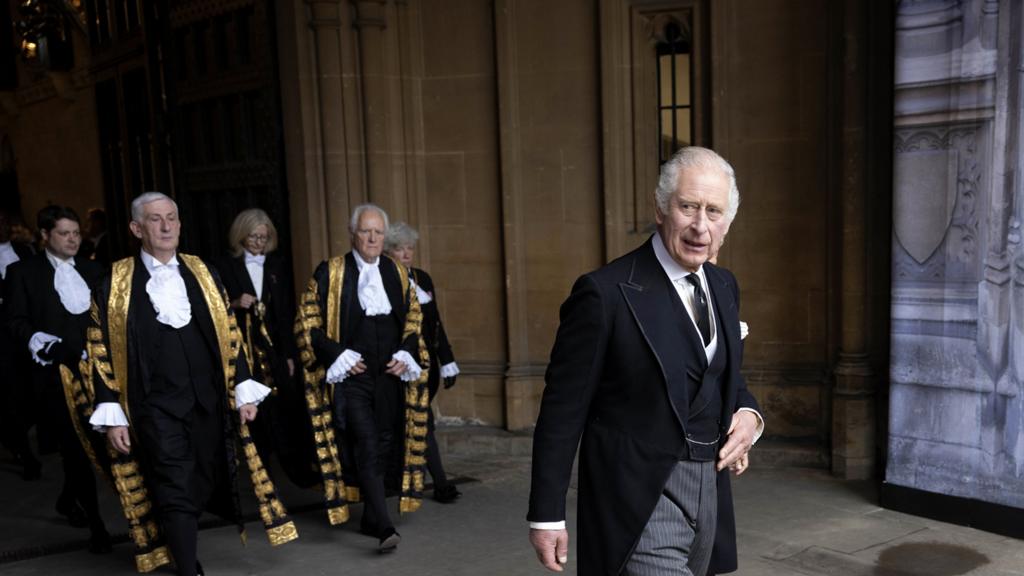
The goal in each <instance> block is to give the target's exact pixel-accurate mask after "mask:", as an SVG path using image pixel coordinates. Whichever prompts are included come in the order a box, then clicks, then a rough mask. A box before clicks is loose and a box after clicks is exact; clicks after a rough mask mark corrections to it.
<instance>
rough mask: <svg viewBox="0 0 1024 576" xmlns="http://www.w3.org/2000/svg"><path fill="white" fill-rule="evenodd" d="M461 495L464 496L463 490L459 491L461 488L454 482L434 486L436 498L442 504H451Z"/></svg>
mask: <svg viewBox="0 0 1024 576" xmlns="http://www.w3.org/2000/svg"><path fill="white" fill-rule="evenodd" d="M459 496H462V492H459V489H458V488H456V487H455V485H454V484H446V485H444V486H439V487H437V488H434V500H437V501H438V502H440V503H442V504H451V503H452V502H455V501H456V500H458V499H459Z"/></svg>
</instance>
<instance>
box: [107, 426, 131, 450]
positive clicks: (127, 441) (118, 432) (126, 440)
mask: <svg viewBox="0 0 1024 576" xmlns="http://www.w3.org/2000/svg"><path fill="white" fill-rule="evenodd" d="M107 440H110V444H111V445H112V446H113V447H114V450H117V451H118V452H120V453H121V454H127V453H129V452H131V451H132V441H131V438H130V437H129V435H128V427H127V426H111V427H110V428H107Z"/></svg>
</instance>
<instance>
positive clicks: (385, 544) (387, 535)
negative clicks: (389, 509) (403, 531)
mask: <svg viewBox="0 0 1024 576" xmlns="http://www.w3.org/2000/svg"><path fill="white" fill-rule="evenodd" d="M401 541H402V537H401V536H400V535H399V534H398V532H396V531H395V529H394V528H385V529H384V532H381V535H380V544H378V545H377V551H378V552H380V553H381V554H386V553H388V552H394V551H395V549H396V548H398V543H399V542H401Z"/></svg>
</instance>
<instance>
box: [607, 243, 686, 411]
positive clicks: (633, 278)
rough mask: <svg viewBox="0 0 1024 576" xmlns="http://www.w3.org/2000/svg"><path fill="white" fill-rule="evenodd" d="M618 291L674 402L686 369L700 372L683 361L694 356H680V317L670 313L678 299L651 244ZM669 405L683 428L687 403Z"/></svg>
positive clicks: (641, 254) (642, 253)
mask: <svg viewBox="0 0 1024 576" xmlns="http://www.w3.org/2000/svg"><path fill="white" fill-rule="evenodd" d="M619 287H620V289H621V291H622V295H623V297H624V298H625V299H626V302H627V304H628V305H629V308H630V310H631V311H632V313H633V317H634V319H635V320H636V322H637V325H638V326H639V328H640V332H641V333H642V334H643V336H644V339H645V340H646V341H647V345H648V346H650V348H651V350H652V351H653V352H654V355H655V357H657V359H658V364H659V365H660V367H661V371H662V374H663V376H664V378H665V384H666V387H667V392H668V394H669V397H670V398H675V397H676V394H673V390H677V391H678V390H686V387H687V381H686V378H687V374H686V373H687V369H688V368H689V369H690V370H691V371H695V370H700V369H701V368H700V366H696V367H690V366H688V362H687V360H686V358H694V357H695V356H694V355H693V354H683V353H681V352H682V350H680V338H679V335H680V332H679V317H678V316H677V315H676V314H674V313H673V310H674V307H673V305H672V300H671V298H678V296H677V295H676V294H675V292H674V291H673V290H672V289H671V286H670V285H669V284H668V282H667V281H666V277H665V271H664V270H663V269H662V267H661V264H659V263H658V259H657V258H656V257H655V256H654V247H653V246H652V245H651V241H650V240H648V241H647V243H646V244H644V246H643V247H642V248H641V249H640V250H639V252H638V253H637V257H636V259H635V260H634V261H633V270H632V272H631V274H630V281H629V282H627V283H623V284H620V285H619ZM688 346H689V345H688ZM700 354H701V355H698V356H696V358H701V357H702V355H703V351H701V352H700ZM672 405H673V409H674V410H675V412H676V416H677V417H678V418H679V422H680V424H681V425H682V424H684V423H685V422H686V419H687V417H688V413H687V411H688V409H689V408H688V403H687V402H672Z"/></svg>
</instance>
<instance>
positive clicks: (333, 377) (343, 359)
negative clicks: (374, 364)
mask: <svg viewBox="0 0 1024 576" xmlns="http://www.w3.org/2000/svg"><path fill="white" fill-rule="evenodd" d="M362 359H363V355H362V354H360V353H359V352H356V351H355V350H350V349H345V351H344V352H342V353H341V354H339V355H338V357H337V358H335V360H334V364H331V367H330V368H328V369H327V383H328V384H337V383H338V382H341V381H342V380H344V379H345V377H346V376H348V373H349V371H351V370H352V369H353V368H355V366H356V364H358V363H359V361H360V360H362Z"/></svg>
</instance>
